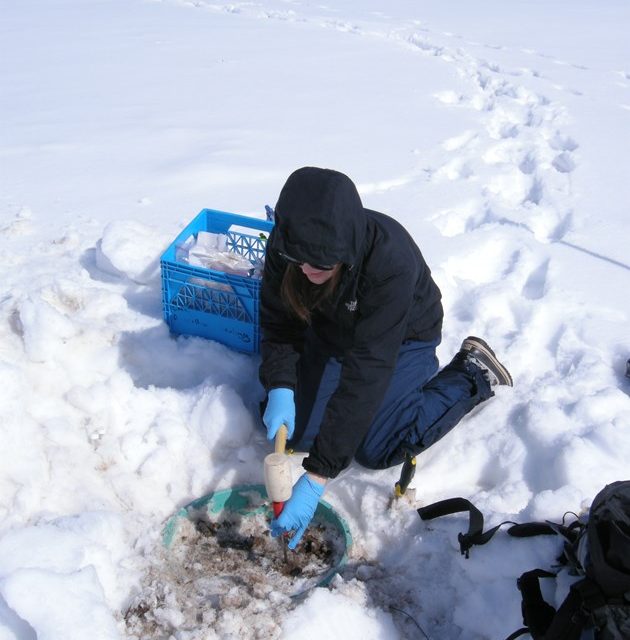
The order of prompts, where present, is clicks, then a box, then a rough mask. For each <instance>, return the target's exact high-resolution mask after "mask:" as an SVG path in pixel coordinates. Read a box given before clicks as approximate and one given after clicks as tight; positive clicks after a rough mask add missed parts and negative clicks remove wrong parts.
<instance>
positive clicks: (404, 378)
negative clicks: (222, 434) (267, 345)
mask: <svg viewBox="0 0 630 640" xmlns="http://www.w3.org/2000/svg"><path fill="white" fill-rule="evenodd" d="M439 343H440V340H435V341H432V342H405V343H404V344H403V345H402V347H401V349H400V352H399V355H398V360H397V362H396V368H395V370H394V373H393V376H392V379H391V381H390V383H389V387H388V389H387V392H386V393H385V397H384V398H383V402H382V403H381V406H380V408H379V409H378V411H377V413H376V415H375V417H374V420H373V422H372V424H371V425H370V428H369V430H368V432H367V434H366V436H365V438H364V439H363V442H362V443H361V445H360V447H359V449H358V450H357V452H356V453H355V460H356V461H357V462H358V463H359V464H361V465H362V466H364V467H367V468H370V469H385V468H387V467H391V466H394V465H397V464H399V463H400V462H402V461H403V459H404V455H405V453H406V452H408V453H411V454H412V455H416V454H418V453H420V452H421V451H423V450H424V449H427V448H428V447H430V446H431V445H432V444H434V443H435V442H437V441H438V440H439V439H440V438H442V437H443V436H445V435H446V434H447V433H448V432H449V431H450V430H451V429H452V428H453V427H454V426H455V425H456V424H457V423H458V422H459V421H460V420H461V419H462V418H463V417H464V415H466V414H467V413H468V412H469V411H471V409H473V408H474V407H475V406H476V405H477V404H479V403H480V402H483V401H484V400H487V399H488V398H490V397H491V396H492V395H493V393H492V391H491V389H490V384H489V383H488V381H487V380H486V378H485V376H484V375H483V373H482V371H481V369H480V368H479V367H477V366H475V365H473V364H471V363H469V362H468V361H467V360H466V359H465V358H463V357H462V356H455V358H453V360H452V361H451V362H450V364H448V365H447V366H446V367H444V368H443V369H442V370H440V371H439V372H438V359H437V356H436V354H435V350H436V348H437V346H438V344H439ZM340 374H341V360H340V359H338V358H335V357H332V356H331V355H329V354H328V353H327V352H326V350H325V348H323V345H322V343H321V342H319V341H318V340H316V339H310V340H307V341H306V345H305V350H304V352H303V354H302V356H301V357H300V360H299V362H298V377H297V378H298V383H297V387H296V421H295V422H296V424H295V432H294V436H293V439H292V440H291V441H290V442H289V446H291V447H292V448H294V449H295V450H298V451H308V450H309V448H310V446H311V445H312V443H313V440H314V439H315V437H316V436H317V433H318V432H319V428H320V425H321V422H322V419H323V417H324V412H325V409H326V405H327V404H328V400H329V399H330V397H331V396H332V394H333V393H334V392H335V389H336V388H337V386H338V384H339V377H340Z"/></svg>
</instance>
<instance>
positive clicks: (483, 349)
mask: <svg viewBox="0 0 630 640" xmlns="http://www.w3.org/2000/svg"><path fill="white" fill-rule="evenodd" d="M460 353H462V354H465V357H466V359H467V360H468V362H471V363H472V364H474V365H476V366H477V367H479V368H480V369H482V370H483V372H484V373H485V374H486V376H487V378H488V382H490V386H491V387H495V386H497V385H507V386H508V387H511V386H513V385H512V376H511V375H510V372H509V371H508V370H507V369H506V368H505V367H504V366H503V365H502V364H501V363H500V362H499V361H498V360H497V357H496V355H495V354H494V351H493V350H492V349H491V348H490V347H489V346H488V344H487V343H486V342H485V341H484V340H482V339H481V338H476V337H475V336H468V337H467V338H466V339H465V340H464V342H462V346H461V348H460Z"/></svg>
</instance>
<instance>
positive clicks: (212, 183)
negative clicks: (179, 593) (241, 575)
mask: <svg viewBox="0 0 630 640" xmlns="http://www.w3.org/2000/svg"><path fill="white" fill-rule="evenodd" d="M629 27H630V8H629V7H628V5H627V3H625V2H621V0H605V1H604V2H600V3H598V4H597V5H596V6H595V5H594V4H593V3H591V2H588V1H587V0H572V1H571V2H569V1H568V0H547V1H545V2H542V1H535V2H532V1H528V2H525V1H524V0H515V1H514V2H510V3H505V2H499V0H486V1H485V2H483V3H469V2H464V1H463V0H445V1H444V2H441V3H439V4H437V3H430V4H427V3H423V4H422V5H419V4H418V3H416V2H412V1H411V0H400V1H399V2H396V3H386V2H383V0H365V1H362V2H358V1H356V0H339V1H338V2H335V3H334V4H333V3H331V4H329V5H328V4H326V3H310V2H307V1H306V0H258V1H257V2H232V3H230V4H222V3H220V2H212V1H210V0H196V1H195V2H192V1H187V0H162V1H160V0H147V1H144V0H98V1H97V0H92V1H89V2H85V1H83V2H82V1H80V0H50V1H48V2H45V3H42V2H36V1H35V0H22V2H20V3H11V4H10V5H9V4H7V5H6V6H5V7H4V10H3V20H2V27H1V31H2V38H1V44H0V74H1V77H2V86H3V95H2V100H1V101H0V118H1V120H2V122H3V127H2V130H1V132H0V136H1V137H0V140H1V142H0V163H1V164H0V167H1V169H0V264H1V265H2V283H3V286H2V290H1V291H0V434H1V440H2V449H1V452H0V639H1V640H34V639H35V638H40V639H49V638H50V639H58V638H64V639H72V638H88V637H93V638H99V640H101V639H102V640H108V639H109V638H125V637H126V636H125V626H124V621H123V615H124V612H125V609H126V607H128V606H129V603H130V602H131V601H132V599H133V596H134V595H135V594H136V593H137V592H138V590H139V589H140V587H141V583H142V579H143V575H144V573H143V572H144V571H145V569H146V565H147V562H149V560H150V558H151V554H152V553H153V552H154V549H155V546H156V545H159V543H160V533H161V529H162V527H163V525H164V523H165V522H166V521H167V519H168V518H169V517H170V516H171V515H172V514H173V513H175V512H176V511H177V510H178V509H179V508H180V507H181V506H182V505H184V504H186V503H187V502H189V501H190V500H192V499H194V498H197V497H199V496H202V495H205V494H207V493H209V492H211V491H213V490H216V489H221V488H225V487H230V486H234V485H236V484H243V483H248V482H255V483H258V482H261V481H262V477H263V468H262V460H263V458H264V456H265V455H266V453H268V452H269V445H268V443H267V442H266V440H265V438H264V435H263V434H262V432H261V430H260V429H259V428H258V421H257V403H258V401H259V400H260V390H259V388H258V387H257V382H256V372H257V361H256V358H252V357H249V356H247V355H243V354H238V353H235V352H232V351H230V350H229V349H228V348H226V347H225V346H223V345H221V344H218V343H214V342H210V341H206V340H203V339H201V338H177V339H175V338H173V337H171V336H169V332H168V329H167V327H166V326H165V325H164V323H163V321H162V315H161V313H162V311H161V293H160V280H159V265H158V261H159V256H160V254H161V252H162V251H163V249H164V248H165V247H166V246H167V245H168V243H169V242H170V240H171V239H173V238H174V237H175V236H176V235H177V234H178V233H179V231H180V230H181V229H182V228H183V226H184V225H185V224H186V223H187V222H188V221H189V220H190V219H192V217H193V216H194V215H195V214H196V213H197V212H198V211H199V210H200V209H202V208H203V207H210V208H216V209H220V210H225V211H234V212H237V213H245V214H248V215H255V216H257V217H260V218H263V217H264V205H265V204H274V202H275V199H276V198H277V195H278V193H279V189H280V187H281V186H282V184H283V182H284V180H285V179H286V177H287V176H288V175H289V173H290V172H291V171H292V170H294V169H295V168H297V167H300V166H303V165H307V164H312V165H318V166H326V167H331V168H335V169H339V170H341V171H344V172H346V173H348V175H350V176H351V177H352V178H353V179H354V180H355V181H356V182H357V184H358V185H359V189H360V192H361V195H362V197H363V199H364V202H365V204H366V206H369V207H371V208H374V209H377V210H381V211H384V212H386V213H389V214H390V215H392V216H394V217H396V218H397V219H398V220H400V221H401V222H402V223H403V224H404V225H405V226H406V227H407V228H408V229H409V230H410V232H411V233H412V234H413V235H414V237H415V238H416V240H417V242H418V244H419V246H420V247H421V249H422V251H423V253H424V254H425V256H426V258H427V261H428V262H429V264H430V265H431V267H432V270H433V273H434V276H435V278H436V280H437V282H438V284H439V286H440V288H441V289H442V292H443V294H444V303H445V310H446V319H445V330H444V340H443V343H442V345H441V346H440V349H439V356H440V359H441V361H442V362H443V363H445V362H447V361H448V360H449V359H450V357H451V356H452V355H453V354H454V353H455V351H456V350H457V349H458V347H459V344H460V342H461V340H462V339H463V338H464V337H466V336H467V335H469V334H474V335H481V336H483V337H484V338H485V339H486V340H487V341H488V342H489V343H490V344H491V345H492V347H493V348H494V349H495V350H496V351H497V353H498V354H499V356H500V357H501V358H502V359H503V360H504V361H505V362H506V364H507V365H508V367H509V369H510V371H511V373H512V375H513V377H514V379H515V387H514V389H499V390H498V391H497V394H496V397H495V398H494V399H492V400H491V401H490V402H488V403H487V404H486V405H485V406H483V407H482V408H481V409H479V410H477V411H475V412H474V413H473V414H471V415H470V416H468V417H467V418H466V419H465V420H464V421H462V423H461V424H460V425H459V426H458V427H457V428H456V429H455V430H453V431H452V432H451V433H450V434H449V435H448V436H447V437H445V438H444V439H443V440H442V441H440V442H438V443H437V444H436V445H435V446H434V447H432V448H431V449H429V450H428V451H427V452H425V453H423V454H422V455H421V456H420V457H419V458H418V469H417V473H416V476H415V479H414V484H413V486H414V488H415V490H416V496H417V499H418V504H429V503H431V502H433V501H435V500H439V499H443V498H449V497H453V496H458V495H461V496H464V497H467V498H469V499H470V500H471V501H472V502H473V503H474V504H475V505H476V506H477V507H478V508H480V509H481V510H482V511H483V513H484V514H485V516H486V519H487V520H486V521H487V525H488V526H490V525H494V524H497V523H499V522H501V521H502V520H505V519H512V520H519V521H526V520H530V519H541V518H550V519H553V520H559V519H561V518H562V515H563V514H564V513H565V512H566V511H575V512H580V511H581V510H583V509H585V508H587V507H588V505H589V504H590V502H591V500H592V498H593V497H594V495H595V493H596V492H597V491H598V490H599V489H600V488H602V487H603V485H604V484H606V483H608V482H611V481H614V480H618V479H627V477H628V462H627V461H628V459H630V437H629V436H630V398H629V396H630V380H628V379H627V378H625V377H624V372H625V362H626V360H627V359H628V357H630V344H629V341H628V319H629V314H630V302H629V300H628V296H627V293H626V292H627V291H628V280H629V278H630V259H629V258H628V251H627V239H628V237H629V234H630V216H628V204H627V203H628V202H629V201H630V182H629V181H628V180H627V176H626V173H627V166H628V162H627V149H628V147H629V143H630V44H629V41H628V38H627V33H628V28H629ZM398 472H399V470H398V469H391V470H386V471H381V472H368V471H366V470H364V469H362V468H361V467H359V466H358V465H352V466H351V467H350V468H349V469H348V470H347V471H346V472H345V473H344V474H343V475H342V476H341V477H340V478H339V479H338V480H336V481H334V482H332V483H331V484H330V486H329V488H328V489H327V492H326V496H325V497H326V499H327V500H328V501H329V502H331V503H332V504H333V505H334V507H335V508H336V510H337V511H338V513H340V514H341V515H342V516H343V517H344V518H345V519H346V520H347V522H348V524H349V526H350V529H351V532H352V535H353V540H354V545H353V548H352V552H351V558H350V565H349V569H348V571H347V572H346V573H344V576H340V577H338V578H336V579H335V581H334V582H333V584H332V585H331V587H330V588H319V589H315V590H314V591H313V592H312V594H311V595H310V596H309V597H307V598H306V599H304V600H303V601H300V602H298V603H296V606H295V607H294V608H293V609H291V610H290V611H289V612H288V613H287V609H286V608H280V607H279V608H278V612H282V613H281V614H280V613H278V617H277V619H274V620H273V623H274V624H272V625H268V626H267V627H265V625H264V624H262V623H261V624H259V625H258V627H256V628H260V629H264V628H266V629H267V630H268V633H269V634H270V635H269V637H286V638H292V639H293V638H311V637H313V638H314V637H318V638H319V637H326V638H344V639H347V638H391V637H410V638H411V637H419V629H418V627H417V625H420V626H421V627H422V630H423V633H424V634H425V635H426V636H427V637H430V638H432V639H435V638H441V639H447V640H464V639H465V640H476V639H479V640H482V639H490V638H492V639H495V638H499V637H505V636H507V635H508V634H509V633H511V632H512V631H513V630H514V629H516V628H518V627H519V626H520V623H521V618H520V603H519V598H518V595H519V594H518V591H517V589H516V586H515V579H516V577H518V576H519V575H520V573H522V572H523V571H524V570H527V569H531V568H534V567H538V566H542V567H546V566H549V564H550V562H551V561H552V560H553V558H555V555H556V548H557V543H556V541H553V540H547V539H535V540H528V541H514V540H511V539H509V538H508V537H507V536H506V535H505V534H504V533H499V534H497V536H495V539H494V540H493V541H492V543H491V544H490V545H488V546H487V547H482V548H478V549H474V550H473V552H472V554H471V557H470V558H469V559H465V558H463V557H462V556H460V554H459V549H458V545H457V533H458V532H460V531H465V530H466V528H467V522H466V520H465V518H463V517H451V518H445V519H442V520H437V521H434V522H431V523H430V524H428V523H423V522H421V521H420V519H419V518H418V517H417V514H416V513H415V511H414V509H413V507H412V506H411V505H410V504H406V503H403V504H399V505H395V506H394V507H393V508H390V506H389V502H390V495H391V492H392V488H393V485H394V482H395V481H396V480H397V478H398ZM297 473H299V459H298V460H295V461H294V477H297ZM560 587H561V585H560V586H559V587H558V590H557V591H556V593H555V598H556V599H559V598H561V596H562V591H561V588H560ZM392 607H394V608H395V609H394V608H392ZM397 610H398V611H397ZM399 610H403V611H404V612H406V613H407V614H408V615H410V616H412V617H413V621H412V620H410V619H409V618H408V617H407V616H406V615H405V614H404V613H401V612H400V611H399ZM165 611H166V610H165ZM499 611H500V612H501V614H500V615H497V612H499ZM166 613H168V611H166V612H165V615H166ZM175 613H176V612H170V614H169V615H173V616H174V617H173V626H174V627H176V626H177V624H176V623H177V619H176V618H177V616H175ZM266 615H270V616H273V607H271V613H269V612H267V614H266ZM414 621H415V624H414ZM256 624H258V623H256ZM256 624H255V621H254V620H247V619H242V620H234V621H233V624H232V625H231V626H230V624H227V623H225V624H224V625H223V626H222V627H221V628H222V629H224V630H226V629H230V628H232V629H234V630H235V631H234V633H237V631H236V630H239V631H238V633H240V634H241V636H242V635H243V629H247V628H251V629H254V627H255V626H256ZM278 629H279V630H280V631H278ZM210 633H211V632H210V631H208V634H210ZM174 634H175V631H174ZM278 634H280V636H279V635H278ZM252 635H253V634H252ZM173 637H178V636H177V635H174V636H173ZM184 637H185V636H183V635H181V634H180V636H179V637H178V640H180V638H184ZM208 637H213V636H210V635H208ZM222 637H226V638H228V637H236V636H231V635H230V633H229V631H225V632H224V633H223V632H222ZM239 637H240V636H239ZM261 637H265V636H264V634H263V635H262V636H261ZM420 637H424V635H421V636H420Z"/></svg>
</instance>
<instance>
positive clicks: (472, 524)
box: [418, 498, 514, 558]
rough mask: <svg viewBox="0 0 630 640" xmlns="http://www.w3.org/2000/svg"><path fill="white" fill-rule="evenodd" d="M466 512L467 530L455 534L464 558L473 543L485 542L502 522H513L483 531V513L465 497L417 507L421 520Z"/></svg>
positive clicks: (480, 543)
mask: <svg viewBox="0 0 630 640" xmlns="http://www.w3.org/2000/svg"><path fill="white" fill-rule="evenodd" d="M466 511H467V512H468V516H469V522H468V532H467V533H460V534H459V535H458V536H457V540H458V541H459V550H460V552H461V554H462V555H463V556H466V558H468V557H469V555H470V549H471V547H472V546H473V545H482V544H486V542H488V540H490V539H491V538H492V536H493V535H494V534H495V533H496V532H497V531H498V530H499V528H500V527H502V526H503V525H504V524H514V523H513V522H510V521H506V522H502V523H501V524H498V525H497V526H496V527H493V528H492V529H489V530H488V531H486V532H484V530H483V514H482V513H481V511H479V509H477V507H475V505H474V504H472V502H470V500H466V498H449V499H448V500H441V501H440V502H434V503H433V504H430V505H427V506H426V507H420V509H418V515H419V516H420V517H421V518H422V520H433V519H434V518H439V517H441V516H448V515H451V514H453V513H462V512H466Z"/></svg>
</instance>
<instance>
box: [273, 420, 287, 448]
mask: <svg viewBox="0 0 630 640" xmlns="http://www.w3.org/2000/svg"><path fill="white" fill-rule="evenodd" d="M287 434H288V431H287V427H286V425H284V424H283V425H280V428H279V429H278V433H276V440H275V445H276V448H275V452H276V453H284V450H285V449H286V446H287Z"/></svg>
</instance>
